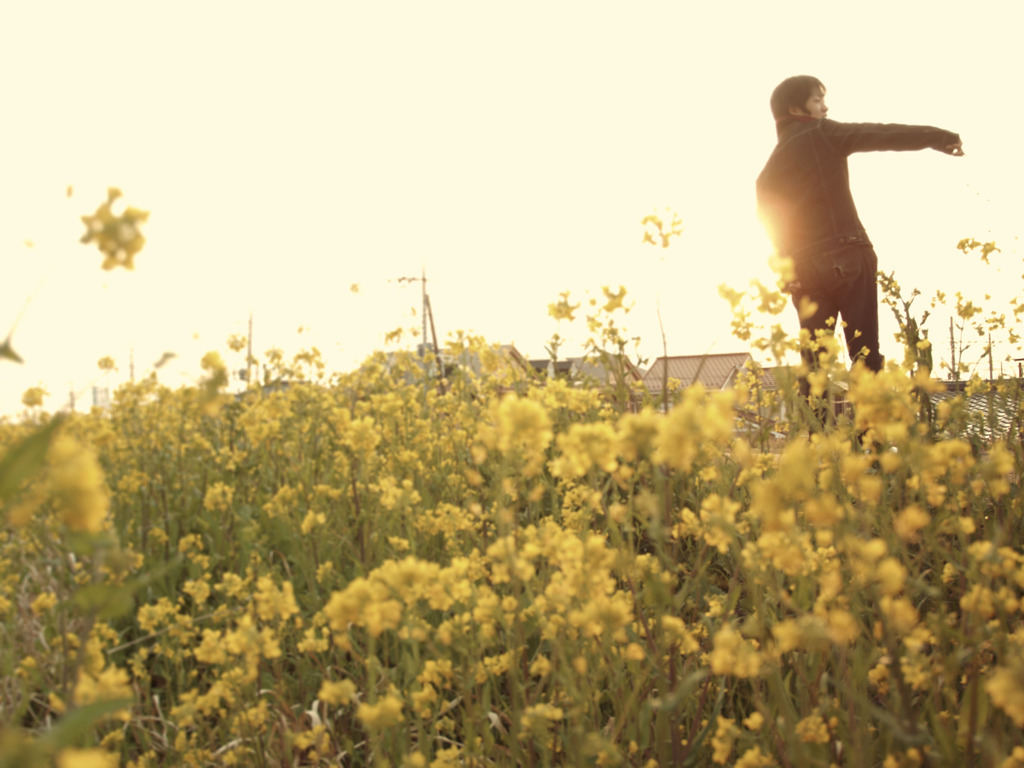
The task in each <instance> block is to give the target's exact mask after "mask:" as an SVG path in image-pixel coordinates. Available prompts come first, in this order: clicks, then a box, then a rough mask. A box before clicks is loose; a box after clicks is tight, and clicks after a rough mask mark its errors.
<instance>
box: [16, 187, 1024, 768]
mask: <svg viewBox="0 0 1024 768" xmlns="http://www.w3.org/2000/svg"><path fill="white" fill-rule="evenodd" d="M115 191H116V190H115ZM113 199H116V196H114V195H112V197H111V199H110V200H108V203H107V204H106V207H104V206H101V207H100V208H99V209H98V210H97V213H96V214H94V215H93V216H91V217H83V220H84V221H85V223H86V225H87V227H88V232H87V234H88V237H92V238H93V239H99V240H100V250H101V251H102V252H103V253H104V256H105V261H104V266H108V265H109V264H123V263H125V262H126V259H127V263H128V264H129V265H130V256H131V255H134V253H136V252H137V251H138V249H139V248H141V244H142V238H141V234H139V233H138V231H137V229H136V228H135V224H136V223H139V222H142V221H144V220H145V215H144V212H140V211H137V210H135V209H129V210H128V212H129V213H131V214H132V216H134V218H133V219H132V220H131V221H130V222H129V223H131V224H132V227H128V228H126V227H124V226H122V224H123V223H124V222H122V221H120V220H118V219H116V217H114V216H113V214H112V213H111V212H110V210H109V203H110V201H111V200H113ZM125 215H127V214H125ZM125 232H127V235H126V234H125ZM125 238H127V239H125ZM886 286H888V289H889V290H888V294H887V296H888V298H887V303H889V305H890V306H891V307H892V308H893V310H894V311H895V312H896V313H897V316H898V317H899V316H900V312H903V313H904V319H905V322H903V321H901V329H902V333H903V337H904V341H905V342H906V347H907V356H906V359H905V360H904V362H903V365H901V366H897V365H890V367H889V368H887V369H886V370H885V371H883V372H882V373H880V374H878V375H875V374H872V373H870V372H866V371H863V370H861V369H860V368H856V367H855V368H854V370H853V371H852V373H848V372H847V371H846V370H845V369H844V368H843V367H842V366H840V365H837V364H836V358H837V355H836V350H835V345H834V344H830V343H829V342H828V340H824V342H825V343H823V346H822V350H821V356H820V360H821V362H822V368H821V370H820V371H817V372H813V371H812V372H806V371H805V373H807V374H808V379H809V382H810V387H811V391H812V394H813V395H814V396H815V397H823V398H826V399H827V398H828V397H829V392H830V391H831V390H830V389H829V381H832V382H838V383H841V384H843V385H845V386H848V388H849V393H848V400H849V402H850V403H851V404H852V411H850V412H846V413H844V414H841V415H840V416H839V417H838V419H837V420H836V422H835V424H834V425H830V427H829V428H828V429H826V430H817V429H809V428H808V426H807V424H808V423H810V422H808V421H807V414H808V413H810V412H811V410H810V409H809V408H808V405H807V404H806V403H804V402H803V401H802V400H801V399H800V398H799V397H798V395H797V394H796V386H795V382H793V381H789V382H787V381H784V380H783V381H781V382H780V383H781V384H782V387H781V389H780V390H779V392H775V393H772V392H768V393H766V392H765V391H763V388H762V387H761V386H759V384H758V381H759V379H758V378H757V376H756V375H754V374H753V373H752V374H751V376H749V377H747V378H746V379H745V380H741V381H740V382H739V383H738V385H737V386H736V387H735V388H733V389H731V390H729V391H726V392H705V391H703V390H702V389H701V388H700V387H699V386H693V387H690V388H687V389H680V388H678V387H676V388H674V389H673V390H672V395H671V397H668V396H666V397H665V398H664V399H663V400H659V401H657V402H646V401H645V400H644V399H643V398H641V397H638V396H637V393H634V392H629V391H627V390H626V388H625V386H624V385H623V382H621V381H620V382H618V386H615V387H605V388H601V387H596V386H579V385H573V384H571V383H569V382H567V381H565V380H560V379H548V378H544V377H535V376H533V375H529V374H527V373H525V372H520V371H517V370H516V369H514V368H513V367H511V366H509V365H508V364H507V363H506V362H504V360H503V358H502V357H501V355H500V354H498V352H497V351H496V350H494V349H491V348H488V347H487V346H486V345H484V344H483V343H482V342H480V341H479V340H474V339H468V338H464V337H461V336H460V337H458V338H456V339H454V340H452V341H451V342H450V343H449V345H448V349H447V351H446V355H447V356H446V357H445V360H447V361H450V362H451V361H455V362H458V361H462V363H464V364H461V365H459V364H454V363H453V364H451V365H448V366H447V367H445V370H444V371H443V375H438V373H439V372H438V367H439V366H438V361H433V365H424V361H421V360H418V359H416V358H413V357H410V356H402V355H391V356H385V355H383V354H378V355H376V356H374V357H373V358H371V359H370V360H368V361H367V362H366V363H365V364H364V365H363V366H362V367H361V368H360V369H359V370H357V371H355V372H353V373H349V374H345V375H331V376H327V375H326V374H325V373H324V370H323V365H322V363H321V361H320V359H319V356H318V355H317V353H316V352H315V351H312V352H307V353H302V354H300V355H298V356H297V357H296V358H295V359H294V360H292V361H286V360H284V359H283V357H282V356H281V355H280V354H279V353H276V352H272V353H271V354H270V355H269V356H268V359H267V360H266V361H265V363H264V364H263V372H264V376H263V380H264V382H265V383H266V385H265V386H255V385H254V386H252V387H250V388H249V389H248V390H247V391H245V392H243V393H239V394H236V395H229V394H227V393H226V391H225V385H226V383H227V373H226V372H227V366H226V365H225V363H224V362H223V360H222V359H221V357H220V355H218V354H216V353H211V354H210V355H208V356H207V357H206V358H204V360H203V363H202V366H203V369H204V370H205V371H206V378H205V380H204V381H203V382H202V383H201V384H200V385H199V386H196V387H191V388H180V389H176V390H171V389H168V388H165V387H163V386H161V385H160V384H159V383H158V382H157V380H156V378H155V377H150V378H148V379H146V380H144V381H142V382H140V383H137V384H131V385H126V386H123V387H122V388H120V389H119V390H118V391H117V393H116V395H115V397H114V402H113V403H112V405H111V407H110V408H109V409H107V410H102V411H101V410H94V411H93V412H92V413H89V414H84V415H83V414H68V415H58V416H53V415H48V414H46V413H43V412H42V411H41V409H40V407H39V404H40V396H39V395H40V393H38V392H36V393H28V394H27V395H26V399H25V404H26V406H29V408H28V410H27V411H26V413H25V415H24V417H23V418H22V419H20V420H18V421H3V422H0V509H2V518H0V523H2V530H0V616H2V618H3V622H2V624H0V766H2V767H3V768H31V767H32V766H51V765H56V766H58V767H59V768H104V767H105V766H131V767H133V768H142V767H143V766H220V765H241V766H339V765H341V766H394V767H395V768H414V767H425V766H432V767H436V768H443V767H444V766H481V767H482V766H552V765H566V766H586V765H594V766H625V765H629V766H687V765H690V766H715V765H732V766H740V767H741V768H758V767H761V766H833V765H835V766H884V768H899V767H900V766H940V765H941V766H950V765H956V766H961V765H978V766H1002V768H1022V767H1024V737H1022V735H1021V734H1022V733H1024V623H1022V614H1024V548H1022V542H1024V521H1022V504H1024V501H1022V499H1021V495H1020V477H1021V470H1022V453H1021V442H1020V435H1021V433H1022V409H1021V392H1020V388H1019V382H1016V381H1013V380H1005V381H1002V382H1000V383H999V384H998V385H996V386H991V387H990V385H989V384H988V383H984V382H981V381H979V380H977V379H975V380H973V381H971V382H970V383H969V384H968V386H967V387H966V389H965V392H964V393H962V394H960V395H958V396H957V397H954V398H944V399H941V400H940V399H938V398H935V397H934V395H935V392H934V384H933V383H932V380H931V378H930V368H931V365H930V362H931V358H930V352H929V345H928V343H927V341H926V339H923V338H922V337H921V336H920V334H919V328H918V326H917V324H915V323H912V322H911V319H912V318H911V314H910V301H903V300H902V299H901V298H900V296H899V291H898V286H895V283H894V281H892V280H891V278H890V282H889V283H888V284H886V283H885V282H884V281H883V287H886ZM726 294H727V295H726V298H729V300H730V301H733V302H734V305H736V304H739V303H740V301H741V297H740V296H739V295H738V294H735V293H730V292H726ZM624 295H625V292H624V290H623V289H620V291H619V292H618V293H612V292H610V291H608V290H605V296H606V298H607V299H608V303H607V304H606V305H605V307H604V308H603V309H604V313H605V314H604V315H602V312H600V311H599V312H597V314H595V315H593V316H591V317H589V318H588V323H589V325H590V328H591V331H592V332H594V333H595V336H596V337H597V338H598V341H596V342H595V343H594V344H593V346H592V348H591V351H592V352H593V353H594V354H595V355H597V356H598V357H601V358H602V359H603V360H604V361H605V362H606V363H607V362H614V358H615V356H616V355H621V354H622V353H623V343H622V335H621V333H620V329H619V328H618V327H617V326H616V325H615V323H614V321H613V320H611V319H610V317H611V313H613V312H614V311H616V310H617V309H620V308H621V307H622V299H623V297H624ZM752 296H753V300H754V301H760V303H761V308H762V309H764V310H765V311H767V312H769V313H774V314H777V313H778V312H781V311H782V310H783V309H784V308H785V300H784V299H783V298H782V297H781V296H779V295H778V294H777V293H773V292H771V291H768V290H767V289H760V290H759V292H755V293H754V294H752ZM958 301H959V297H958ZM965 306H966V305H965ZM577 307H578V305H572V304H570V303H569V300H568V294H563V295H562V299H561V301H560V302H558V303H557V304H553V305H552V306H551V314H552V316H554V317H556V318H563V319H570V318H571V317H572V315H573V312H574V311H575V309H576V308H577ZM970 309H972V308H971V307H967V310H970ZM965 311H966V310H965ZM961 316H962V317H966V316H967V315H965V314H963V313H962V314H961ZM736 318H737V319H736V322H735V324H734V329H735V332H736V334H737V335H738V336H740V337H741V338H749V337H750V334H751V332H752V331H751V320H750V318H751V315H750V314H749V313H747V312H746V311H745V310H743V309H742V308H740V307H738V308H737V314H736ZM803 341H804V342H805V343H807V342H808V341H809V340H806V339H805V340H803ZM760 343H761V346H762V348H763V349H765V350H766V351H770V352H772V353H773V354H775V355H776V356H777V357H778V356H779V354H780V349H781V347H782V346H785V344H790V345H792V344H793V343H794V342H792V341H790V342H787V341H786V340H785V339H784V334H781V333H779V332H777V331H775V330H772V331H769V332H768V333H767V334H766V335H765V336H764V338H763V341H762V342H760ZM8 346H9V345H8ZM234 346H235V349H236V351H237V348H238V345H234ZM5 348H6V347H5ZM552 349H553V350H557V336H556V338H555V340H554V343H553V345H552ZM606 349H611V350H612V353H608V352H606V351H604V350H606ZM2 351H3V350H0V352H2ZM8 356H9V355H8ZM247 362H248V361H247ZM428 362H429V361H428ZM102 363H103V361H101V364H102ZM612 367H613V368H614V366H612ZM977 392H982V393H983V394H986V396H987V398H988V402H989V409H988V414H987V415H986V414H985V413H981V414H978V413H977V412H976V411H972V410H970V409H969V408H968V407H967V397H969V396H971V395H973V394H975V393H977ZM997 411H998V412H999V413H1001V414H1009V418H1010V422H1011V426H1010V428H1009V430H1003V432H1002V433H1001V434H1003V437H1002V438H1001V439H995V438H996V437H998V435H997V434H996V430H995V429H994V421H995V413H996V412H997ZM765 414H776V415H782V414H785V416H784V418H783V419H782V422H781V423H771V422H766V421H765V420H764V416H765ZM769 430H772V431H771V432H770V431H769ZM780 435H781V437H780Z"/></svg>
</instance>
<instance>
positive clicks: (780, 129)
mask: <svg viewBox="0 0 1024 768" xmlns="http://www.w3.org/2000/svg"><path fill="white" fill-rule="evenodd" d="M818 119H819V118H817V117H811V116H810V115H785V116H784V117H780V118H777V119H776V120H775V132H776V133H777V134H778V135H779V136H780V137H781V136H782V134H783V133H786V132H787V131H788V130H789V129H791V128H794V127H796V126H797V125H799V124H800V123H816V122H818Z"/></svg>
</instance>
